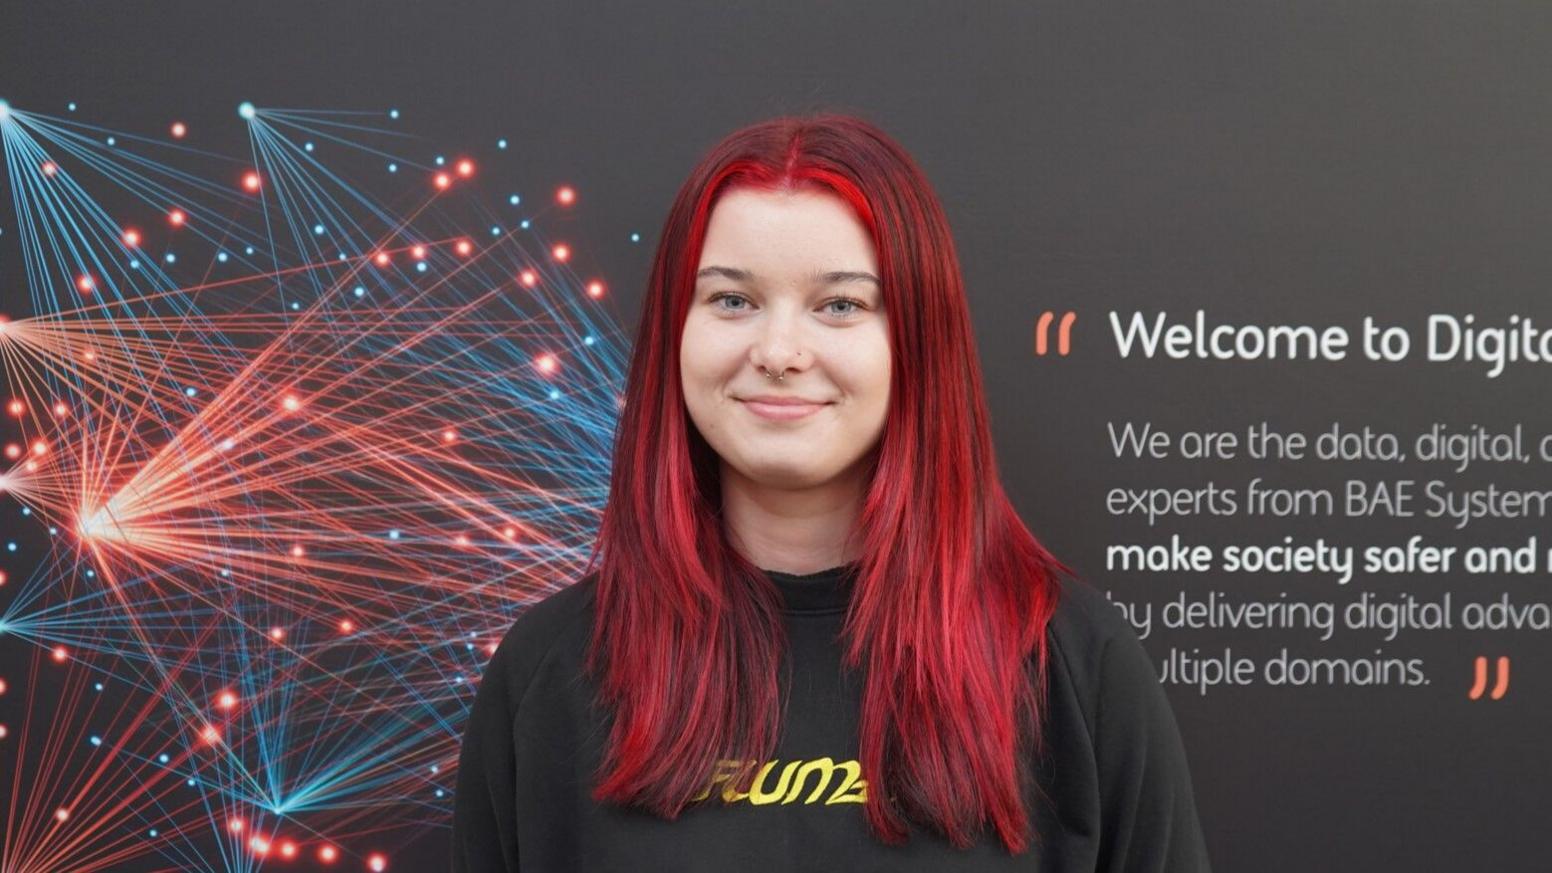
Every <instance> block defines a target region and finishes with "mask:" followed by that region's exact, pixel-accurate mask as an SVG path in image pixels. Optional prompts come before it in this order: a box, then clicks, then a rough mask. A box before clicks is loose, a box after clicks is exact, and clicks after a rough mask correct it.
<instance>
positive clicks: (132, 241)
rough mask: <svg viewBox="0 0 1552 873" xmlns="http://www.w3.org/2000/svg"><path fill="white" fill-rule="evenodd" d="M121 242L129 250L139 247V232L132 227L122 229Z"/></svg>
mask: <svg viewBox="0 0 1552 873" xmlns="http://www.w3.org/2000/svg"><path fill="white" fill-rule="evenodd" d="M123 240H124V245H127V246H129V247H130V248H134V247H136V246H138V245H140V231H138V230H135V229H134V228H133V227H126V228H124V236H123Z"/></svg>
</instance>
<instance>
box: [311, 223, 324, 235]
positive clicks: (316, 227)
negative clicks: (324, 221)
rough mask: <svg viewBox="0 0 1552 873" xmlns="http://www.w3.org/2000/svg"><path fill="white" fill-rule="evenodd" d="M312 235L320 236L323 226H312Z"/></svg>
mask: <svg viewBox="0 0 1552 873" xmlns="http://www.w3.org/2000/svg"><path fill="white" fill-rule="evenodd" d="M313 233H315V234H319V235H321V234H322V233H323V225H321V224H315V225H313Z"/></svg>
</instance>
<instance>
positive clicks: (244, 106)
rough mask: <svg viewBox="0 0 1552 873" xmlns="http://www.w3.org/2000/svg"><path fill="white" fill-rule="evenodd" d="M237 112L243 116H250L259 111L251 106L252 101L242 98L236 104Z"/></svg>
mask: <svg viewBox="0 0 1552 873" xmlns="http://www.w3.org/2000/svg"><path fill="white" fill-rule="evenodd" d="M237 114H238V115H240V116H242V117H243V118H252V117H253V116H255V115H258V114H259V111H258V110H257V109H255V108H254V107H253V104H252V103H249V102H248V101H246V100H244V101H243V102H241V103H239V104H237Z"/></svg>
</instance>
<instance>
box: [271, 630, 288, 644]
mask: <svg viewBox="0 0 1552 873" xmlns="http://www.w3.org/2000/svg"><path fill="white" fill-rule="evenodd" d="M285 636H286V630H285V628H279V627H272V628H270V629H269V638H270V639H272V640H274V641H275V642H277V643H278V642H280V641H281V640H282V639H285Z"/></svg>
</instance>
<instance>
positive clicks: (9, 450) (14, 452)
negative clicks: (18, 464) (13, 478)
mask: <svg viewBox="0 0 1552 873" xmlns="http://www.w3.org/2000/svg"><path fill="white" fill-rule="evenodd" d="M5 456H6V457H7V458H10V459H11V460H13V461H14V460H16V459H17V458H20V457H21V456H22V447H21V446H19V445H17V444H16V443H8V444H6V447H5Z"/></svg>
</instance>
